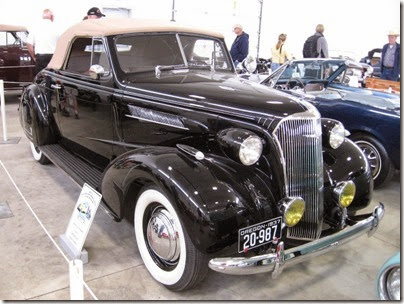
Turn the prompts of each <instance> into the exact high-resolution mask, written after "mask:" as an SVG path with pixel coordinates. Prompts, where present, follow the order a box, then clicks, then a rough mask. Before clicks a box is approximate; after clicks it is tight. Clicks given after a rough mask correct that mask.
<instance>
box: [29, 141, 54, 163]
mask: <svg viewBox="0 0 404 304" xmlns="http://www.w3.org/2000/svg"><path fill="white" fill-rule="evenodd" d="M30 146H31V152H32V156H33V157H34V159H35V160H36V161H37V162H38V163H40V164H42V165H47V164H50V160H49V159H48V158H47V157H46V156H45V155H44V154H43V153H42V152H41V150H39V149H38V147H35V145H34V144H33V143H32V142H31V143H30Z"/></svg>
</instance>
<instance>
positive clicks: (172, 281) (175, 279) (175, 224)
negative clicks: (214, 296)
mask: <svg viewBox="0 0 404 304" xmlns="http://www.w3.org/2000/svg"><path fill="white" fill-rule="evenodd" d="M134 226H135V235H136V242H137V245H138V248H139V252H140V255H141V256H142V259H143V262H144V264H145V266H146V268H147V270H148V271H149V272H150V274H151V275H152V276H153V278H154V279H155V280H156V281H158V282H160V283H161V284H163V285H164V286H166V287H167V288H168V289H171V290H174V291H181V290H185V289H190V288H192V287H194V286H195V285H196V284H198V283H199V282H200V281H202V279H203V278H204V277H205V275H206V274H207V272H208V260H207V256H206V255H204V254H203V253H202V252H200V251H199V250H198V249H196V248H195V247H194V245H193V243H192V241H191V239H190V238H189V236H188V234H187V232H186V231H185V229H183V227H182V225H181V222H180V220H179V217H178V215H177V212H176V211H175V209H174V207H173V205H172V203H171V202H170V201H169V200H168V199H167V197H166V196H165V195H164V194H163V193H162V192H161V191H160V190H159V189H158V188H157V187H148V188H145V189H144V190H142V191H141V194H140V196H139V198H138V200H137V203H136V207H135V214H134Z"/></svg>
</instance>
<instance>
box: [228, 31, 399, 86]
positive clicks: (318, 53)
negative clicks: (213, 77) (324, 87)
mask: <svg viewBox="0 0 404 304" xmlns="http://www.w3.org/2000/svg"><path fill="white" fill-rule="evenodd" d="M233 31H234V33H235V34H236V39H235V40H234V42H233V44H232V46H231V49H230V55H231V57H232V60H233V62H234V64H235V65H236V66H237V65H238V63H240V62H242V61H243V60H244V59H245V58H246V57H247V55H248V51H249V35H248V34H247V33H245V32H244V31H243V26H242V25H241V24H236V25H235V26H234V27H233ZM398 36H400V34H399V33H398V32H394V31H390V32H389V33H388V41H389V42H388V43H387V44H386V45H384V46H383V50H382V55H381V59H380V67H381V78H382V79H385V80H392V81H397V80H398V78H399V75H400V66H401V62H400V60H401V59H400V58H401V51H400V44H399V43H397V37H398ZM286 37H287V35H286V34H283V33H282V34H280V35H279V36H278V41H277V43H276V44H275V45H274V46H273V47H272V48H271V55H272V58H271V70H272V71H274V70H276V69H277V68H278V67H279V66H281V65H282V64H284V63H285V62H286V61H287V60H290V59H292V56H291V54H290V53H289V52H288V49H287V46H285V41H286ZM302 53H303V54H302V55H303V58H329V57H330V56H329V53H328V43H327V40H326V38H325V37H324V25H322V24H318V25H317V26H316V32H315V33H314V35H312V36H310V37H308V38H307V39H306V41H305V43H304V45H303V50H302Z"/></svg>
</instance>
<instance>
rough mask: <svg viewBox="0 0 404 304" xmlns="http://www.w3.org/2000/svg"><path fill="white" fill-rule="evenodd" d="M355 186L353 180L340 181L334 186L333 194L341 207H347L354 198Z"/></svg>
mask: <svg viewBox="0 0 404 304" xmlns="http://www.w3.org/2000/svg"><path fill="white" fill-rule="evenodd" d="M355 192H356V186H355V183H354V182H353V181H347V182H341V183H339V184H338V185H337V186H336V187H335V188H334V196H335V197H336V199H337V201H338V203H339V204H340V206H341V207H343V208H347V207H348V206H349V205H350V204H351V203H352V202H353V200H354V198H355Z"/></svg>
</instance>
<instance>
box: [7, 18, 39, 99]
mask: <svg viewBox="0 0 404 304" xmlns="http://www.w3.org/2000/svg"><path fill="white" fill-rule="evenodd" d="M27 36H28V32H27V29H26V28H25V27H22V26H15V25H5V24H0V79H2V80H4V88H5V90H6V91H10V90H21V89H22V86H23V85H26V84H30V83H32V80H33V79H34V68H35V63H34V61H33V59H32V58H31V55H30V54H29V53H28V49H27V44H26V40H27Z"/></svg>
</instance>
